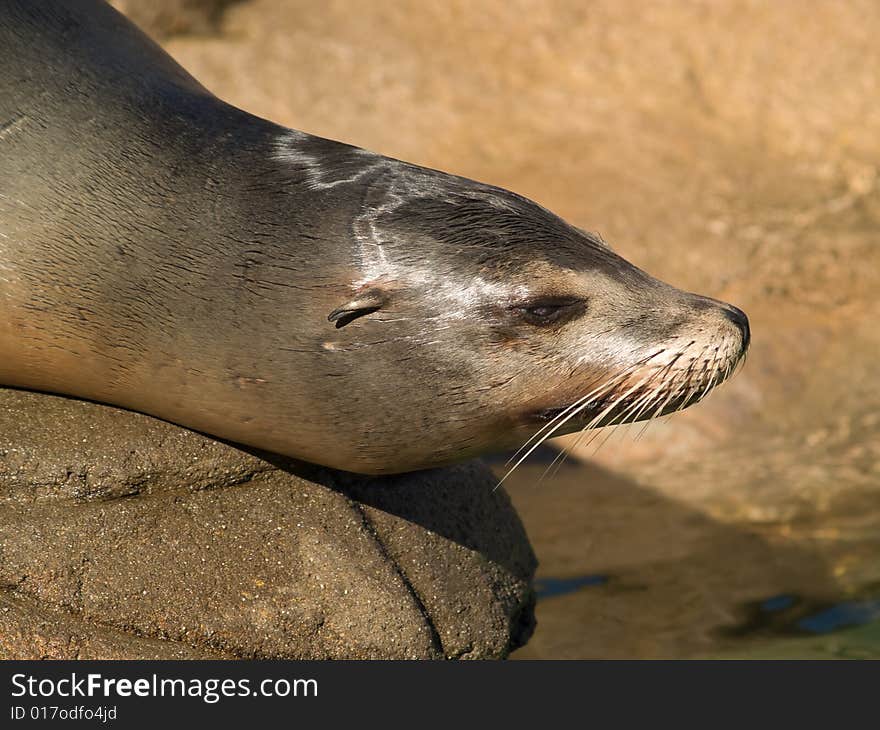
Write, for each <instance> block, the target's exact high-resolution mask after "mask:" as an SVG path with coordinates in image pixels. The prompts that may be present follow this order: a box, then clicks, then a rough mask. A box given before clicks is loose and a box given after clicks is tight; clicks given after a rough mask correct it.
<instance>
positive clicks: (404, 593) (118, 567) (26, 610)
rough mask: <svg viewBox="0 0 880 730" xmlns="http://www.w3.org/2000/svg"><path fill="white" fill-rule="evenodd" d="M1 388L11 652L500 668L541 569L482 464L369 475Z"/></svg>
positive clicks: (518, 640) (1, 569) (0, 478)
mask: <svg viewBox="0 0 880 730" xmlns="http://www.w3.org/2000/svg"><path fill="white" fill-rule="evenodd" d="M267 458H268V459H271V460H272V462H274V463H270V461H267V460H266V459H264V458H261V457H260V456H259V455H255V454H249V453H245V452H244V451H241V450H239V449H237V448H234V447H232V446H228V445H225V444H222V443H219V442H217V441H213V440H211V439H209V438H206V437H204V436H201V435H199V434H196V433H193V432H190V431H186V430H183V429H181V428H178V427H176V426H173V425H171V424H167V423H164V422H161V421H157V420H155V419H152V418H149V417H147V416H141V415H139V414H134V413H128V412H125V411H121V410H117V409H113V408H109V407H106V406H100V405H96V404H92V403H83V402H79V401H75V400H69V399H65V398H59V397H55V396H49V395H40V394H34V393H26V392H22V391H14V390H0V586H2V588H0V656H2V657H3V658H35V657H46V658H68V657H83V658H84V657H107V658H111V657H112V658H135V657H161V658H191V657H206V658H207V657H261V658H281V657H284V658H444V657H446V658H495V657H503V656H506V655H507V653H508V652H509V651H510V650H511V649H512V648H515V647H517V646H519V645H520V644H522V643H524V641H525V640H526V639H527V638H528V636H529V634H530V633H531V629H532V624H533V614H532V603H533V599H532V590H531V577H532V574H533V572H534V569H535V559H534V556H533V554H532V552H531V548H530V546H529V543H528V538H527V537H526V535H525V532H524V531H523V528H522V525H521V524H520V522H519V519H518V517H517V515H516V513H515V512H514V510H513V508H512V507H511V505H510V502H509V500H508V498H507V496H506V494H505V493H504V492H503V491H502V490H494V489H493V488H494V486H495V483H496V480H495V479H494V478H493V477H492V475H491V473H490V472H489V471H488V469H486V468H485V467H484V466H482V465H480V464H478V463H473V464H469V465H463V466H460V467H456V468H451V469H446V470H438V471H431V472H422V473H419V474H410V475H405V476H401V477H395V478H383V479H377V478H365V477H359V476H355V475H351V474H342V473H339V472H333V471H330V470H326V469H319V468H316V467H312V466H309V465H303V464H296V463H292V462H288V461H283V460H280V459H277V458H275V457H271V456H268V457H267Z"/></svg>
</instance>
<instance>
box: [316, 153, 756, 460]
mask: <svg viewBox="0 0 880 730" xmlns="http://www.w3.org/2000/svg"><path fill="white" fill-rule="evenodd" d="M370 164H371V165H372V167H367V168H364V171H363V172H362V173H360V174H359V175H358V178H359V183H360V186H359V187H360V190H359V193H361V194H362V198H361V200H363V201H364V202H363V204H362V205H361V206H360V207H359V208H358V210H357V214H356V215H355V216H354V217H353V221H352V226H351V237H352V241H351V242H352V247H353V250H355V251H356V252H357V265H356V266H355V267H354V268H353V270H352V271H351V272H350V275H349V282H348V286H349V288H350V291H351V294H352V296H351V298H350V299H349V300H348V301H346V302H341V303H340V304H339V306H337V307H336V308H334V309H333V311H332V312H330V313H329V317H328V319H329V322H328V323H327V325H328V330H327V333H326V339H325V342H324V347H325V349H326V350H327V352H328V354H329V355H330V356H331V357H336V358H337V361H338V362H339V364H342V362H343V361H346V364H345V365H344V366H343V367H342V368H341V369H337V372H344V373H345V374H346V376H345V380H346V384H347V389H346V393H347V396H348V397H349V398H350V408H351V410H350V413H351V414H352V416H353V418H356V419H358V420H357V423H358V424H360V427H359V428H358V429H356V430H358V431H359V432H360V436H359V440H358V445H357V449H358V450H359V454H360V458H361V459H363V460H364V462H365V463H364V464H363V465H362V466H365V467H366V468H367V469H368V470H372V469H373V468H376V469H377V470H378V471H382V470H383V467H382V464H383V463H385V464H387V463H389V461H391V462H394V463H395V464H399V463H400V462H401V461H411V467H412V468H420V467H424V466H430V465H434V464H440V463H445V462H447V461H453V460H457V459H461V458H466V457H469V456H473V455H475V454H479V453H483V452H486V451H490V450H493V449H501V448H507V447H512V446H517V445H521V444H522V443H523V442H525V441H527V440H529V439H534V437H535V436H536V434H541V435H542V439H543V438H546V437H548V436H559V435H563V434H566V433H570V432H573V431H577V430H581V429H585V428H593V427H597V426H603V425H609V424H615V423H624V422H631V421H640V420H645V419H649V418H654V417H657V416H660V415H664V414H667V413H671V412H673V411H677V410H680V409H682V408H685V407H687V406H689V405H691V404H693V403H696V402H697V401H699V400H701V399H702V398H703V397H705V395H706V394H707V393H708V392H709V391H710V390H711V389H712V388H714V387H715V386H717V385H719V384H720V383H721V382H723V381H724V380H726V379H727V378H728V377H729V376H730V375H731V373H732V372H733V371H734V369H735V367H736V366H737V364H738V363H739V362H740V361H741V360H742V358H743V356H744V354H745V352H746V350H747V348H748V345H749V325H748V319H747V318H746V316H745V314H744V313H743V312H742V311H740V310H739V309H737V308H736V307H733V306H731V305H729V304H725V303H723V302H720V301H716V300H714V299H710V298H708V297H704V296H700V295H697V294H691V293H687V292H684V291H681V290H679V289H676V288H675V287H673V286H670V285H669V284H666V283H664V282H662V281H659V280H657V279H656V278H654V277H652V276H650V275H649V274H647V273H646V272H644V271H642V270H641V269H639V268H638V267H636V266H634V265H633V264H631V263H630V262H628V261H626V260H625V259H624V258H622V257H621V256H619V255H618V254H616V253H615V252H614V251H612V250H611V248H609V246H608V245H607V244H606V243H605V242H604V241H603V240H602V239H601V238H600V237H599V236H597V235H594V234H591V233H587V232H585V231H583V230H580V229H578V228H576V227H574V226H572V225H569V224H568V223H566V222H565V221H564V220H562V219H561V218H559V217H558V216H556V215H554V214H553V213H551V212H550V211H548V210H546V209H545V208H543V207H541V206H540V205H538V204H537V203H535V202H533V201H531V200H528V199H526V198H524V197H522V196H520V195H517V194H515V193H512V192H509V191H507V190H503V189H500V188H497V187H492V186H489V185H484V184H481V183H477V182H474V181H471V180H467V179H464V178H460V177H455V176H452V175H447V174H445V173H441V172H437V171H434V170H427V169H424V168H419V167H415V166H412V165H407V164H405V163H399V162H396V161H389V160H387V158H378V159H377V160H373V161H372V163H370ZM346 174H347V175H349V178H346V179H350V177H351V169H350V168H349V167H346ZM365 191H366V192H365ZM345 431H346V432H347V433H349V432H351V423H348V424H346V427H345ZM392 445H393V446H392ZM389 448H393V451H394V457H393V459H392V458H389V455H388V453H387V452H388V450H389ZM366 462H369V463H366Z"/></svg>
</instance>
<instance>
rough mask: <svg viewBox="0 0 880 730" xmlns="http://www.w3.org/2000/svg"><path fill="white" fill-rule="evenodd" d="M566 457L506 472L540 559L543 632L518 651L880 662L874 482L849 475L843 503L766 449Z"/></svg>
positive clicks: (878, 520) (878, 504)
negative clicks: (665, 458)
mask: <svg viewBox="0 0 880 730" xmlns="http://www.w3.org/2000/svg"><path fill="white" fill-rule="evenodd" d="M548 451H549V449H548ZM770 453H771V455H773V456H777V457H778V454H777V453H776V452H773V451H772V450H771V451H770ZM552 456H553V455H552V454H551V455H550V456H549V457H547V459H541V460H538V463H531V464H529V465H527V466H526V467H525V468H521V469H519V470H517V471H516V472H515V473H514V474H513V475H512V476H511V477H510V478H509V479H508V480H507V481H506V482H505V486H506V487H507V489H508V491H509V493H510V494H511V497H512V499H513V501H514V504H515V505H516V506H517V508H518V510H519V511H520V515H521V517H522V519H523V521H524V523H525V525H526V528H527V530H528V532H529V535H530V537H531V539H532V543H533V545H534V548H535V551H536V553H537V554H538V556H539V560H540V566H539V569H538V580H537V584H536V588H537V592H538V607H537V617H538V628H537V630H536V632H535V635H534V637H533V638H532V640H531V642H530V643H529V644H528V645H527V646H526V647H525V648H523V649H521V650H520V651H518V652H516V654H515V655H514V656H515V658H530V659H534V658H569V659H575V658H636V657H638V658H688V657H718V658H725V657H755V658H774V657H778V658H783V657H784V658H798V657H803V658H814V657H815V658H851V657H880V499H878V497H880V489H878V490H877V491H876V492H873V493H872V491H873V490H872V489H871V486H872V483H871V482H868V483H858V482H853V483H849V484H841V483H840V482H839V480H838V483H837V484H836V485H835V491H836V492H837V494H838V498H837V499H835V500H834V501H833V504H831V505H830V508H829V505H822V504H817V503H816V501H815V500H814V499H812V498H811V495H810V484H808V483H807V482H806V480H804V481H800V479H801V477H802V475H800V474H798V472H797V471H796V470H793V469H790V468H784V467H783V468H782V470H781V473H782V474H783V476H784V475H789V474H791V475H792V477H793V479H794V485H793V486H792V485H789V488H788V489H786V488H784V487H783V486H781V485H780V484H779V483H774V482H773V479H772V478H770V479H767V476H766V475H767V474H772V473H773V471H774V469H773V467H772V465H771V464H767V463H764V464H763V466H762V465H761V464H759V463H756V462H759V461H760V460H761V456H760V454H755V455H753V461H752V463H751V464H750V465H749V467H750V468H749V469H748V470H743V469H731V468H729V465H730V464H735V463H738V458H737V457H736V455H735V454H727V455H724V454H719V453H715V454H714V459H711V460H710V459H709V458H708V457H707V459H706V461H705V462H704V463H702V465H701V464H700V463H699V461H697V462H696V463H694V464H691V465H689V466H688V467H687V468H685V469H680V470H678V471H672V469H673V465H671V464H669V463H666V464H664V463H663V462H662V461H659V462H655V463H653V464H651V465H647V464H642V465H641V466H640V467H633V466H632V465H630V466H628V467H627V468H626V469H623V468H618V470H616V471H615V470H612V469H608V468H604V467H602V466H599V465H597V464H595V463H588V464H579V463H576V462H575V463H571V462H567V466H566V467H564V468H563V469H562V470H560V471H559V472H558V473H557V474H556V475H555V476H547V477H544V476H543V475H544V472H545V470H546V464H547V463H549V459H550V458H552ZM795 460H797V459H795ZM765 461H766V457H765ZM723 465H728V466H727V467H726V468H724V466H723ZM493 466H494V468H495V469H496V471H497V472H498V473H499V474H501V473H503V466H502V463H498V462H496V463H494V464H493ZM803 466H805V467H807V470H808V471H815V470H816V466H815V464H813V465H810V464H803ZM719 467H721V468H719ZM778 469H779V467H777V470H778ZM624 472H626V473H624ZM756 475H757V476H756ZM761 475H764V476H761ZM814 476H817V475H815V474H814ZM750 479H754V480H756V481H753V482H751V483H749V480H750ZM762 480H766V481H764V489H763V493H764V498H763V500H762V498H761V497H760V496H758V497H755V496H754V494H755V493H756V492H760V490H761V487H762V484H761V482H762ZM709 482H710V483H711V488H710V489H708V490H707V489H706V488H705V486H704V485H705V483H709ZM725 482H727V483H726V484H725ZM813 486H814V487H816V486H817V485H813ZM818 486H819V487H820V488H821V485H818ZM749 487H751V489H750V488H749ZM817 493H821V491H818V492H817ZM722 494H723V495H724V496H723V497H722V496H721V495H722ZM813 496H815V495H813ZM738 502H739V504H737V503H738Z"/></svg>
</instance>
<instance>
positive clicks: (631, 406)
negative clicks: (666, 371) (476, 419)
mask: <svg viewBox="0 0 880 730" xmlns="http://www.w3.org/2000/svg"><path fill="white" fill-rule="evenodd" d="M702 397H704V396H701V395H700V394H699V393H690V394H688V393H681V394H680V395H672V397H668V395H663V396H662V397H661V396H660V395H659V394H658V393H656V389H654V388H644V389H641V390H638V391H635V392H633V393H631V394H629V395H624V396H622V397H621V396H615V394H613V393H612V394H609V395H607V396H601V397H599V398H596V399H594V400H591V401H589V402H588V403H587V404H584V403H580V402H578V401H573V402H571V403H568V404H566V405H562V406H555V407H551V408H544V409H541V410H539V411H535V412H534V413H533V414H532V417H531V420H532V421H534V422H536V423H551V422H554V421H556V420H558V419H562V418H565V417H566V416H571V417H570V418H567V419H566V420H567V422H568V423H569V424H571V426H572V427H576V428H577V429H578V430H580V429H581V428H583V427H584V425H585V424H590V428H601V427H602V426H615V425H620V424H623V423H638V422H640V421H648V420H651V419H652V418H659V417H661V416H666V415H669V414H670V413H675V412H676V411H680V410H684V409H685V408H688V407H689V406H692V405H694V404H695V403H697V402H698V401H700V400H702Z"/></svg>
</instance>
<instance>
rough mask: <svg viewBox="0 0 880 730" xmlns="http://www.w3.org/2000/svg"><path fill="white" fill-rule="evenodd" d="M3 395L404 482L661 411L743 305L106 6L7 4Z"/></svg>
mask: <svg viewBox="0 0 880 730" xmlns="http://www.w3.org/2000/svg"><path fill="white" fill-rule="evenodd" d="M0 159H2V175H0V383H2V384H5V385H9V386H15V387H20V388H28V389H34V390H42V391H53V392H58V393H65V394H68V395H72V396H76V397H80V398H86V399H91V400H95V401H100V402H104V403H110V404H114V405H117V406H122V407H124V408H129V409H133V410H137V411H142V412H144V413H148V414H152V415H154V416H157V417H159V418H163V419H166V420H168V421H172V422H175V423H178V424H181V425H184V426H187V427H189V428H192V429H196V430H199V431H203V432H205V433H208V434H212V435H215V436H218V437H221V438H224V439H228V440H231V441H236V442H240V443H242V444H248V445H250V446H253V447H257V448H259V449H263V450H266V451H272V452H278V453H281V454H285V455H289V456H293V457H296V458H299V459H303V460H306V461H311V462H315V463H319V464H324V465H327V466H331V467H335V468H339V469H344V470H349V471H355V472H363V473H375V474H381V473H393V472H403V471H410V470H416V469H422V468H427V467H433V466H438V465H441V464H446V463H450V462H455V461H460V460H463V459H467V458H470V457H473V456H475V455H478V454H481V453H483V452H486V451H489V450H494V449H500V448H507V447H512V446H517V445H520V444H522V443H523V442H526V443H537V442H539V441H540V440H542V439H543V438H546V437H549V436H556V435H561V434H563V433H568V432H571V431H574V430H577V429H582V428H585V427H592V426H598V425H604V424H609V423H617V422H622V421H629V420H642V419H645V418H649V417H653V416H658V415H661V414H665V413H668V412H671V411H674V410H677V409H680V408H683V407H685V406H687V405H689V404H691V403H693V402H695V401H697V400H699V399H700V398H702V397H703V396H704V395H705V394H706V393H707V392H708V391H709V390H710V389H711V388H712V387H714V386H715V385H717V384H718V383H720V382H721V381H723V380H724V379H725V378H726V377H728V376H729V375H730V373H731V372H732V370H733V369H734V367H735V365H736V364H737V363H738V362H739V361H740V360H741V358H742V357H743V355H744V353H745V351H746V348H747V347H748V342H749V328H748V320H747V319H746V317H745V315H744V314H743V313H742V312H741V311H740V310H738V309H736V308H735V307H732V306H730V305H728V304H724V303H722V302H718V301H715V300H712V299H708V298H706V297H701V296H697V295H694V294H689V293H685V292H682V291H679V290H678V289H675V288H674V287H672V286H669V285H667V284H664V283H662V282H660V281H658V280H656V279H654V278H652V277H651V276H649V275H648V274H646V273H645V272H643V271H641V270H640V269H638V268H636V267H635V266H633V265H632V264H630V263H628V262H627V261H625V260H624V259H623V258H621V257H620V256H618V255H617V254H615V253H614V252H613V251H612V250H611V249H610V248H609V247H608V246H607V245H606V244H605V243H604V242H603V241H601V240H600V239H599V238H598V237H597V236H594V235H591V234H589V233H586V232H584V231H581V230H579V229H577V228H575V227H574V226H571V225H569V224H568V223H566V222H564V221H563V220H561V219H560V218H558V217H557V216H555V215H553V214H552V213H550V212H549V211H547V210H545V209H544V208H542V207H541V206H539V205H537V204H536V203H534V202H532V201H530V200H528V199H526V198H523V197H521V196H519V195H516V194H514V193H512V192H508V191H506V190H502V189H500V188H497V187H493V186H491V185H485V184H482V183H478V182H474V181H472V180H467V179H464V178H461V177H457V176H454V175H449V174H446V173H443V172H438V171H436V170H430V169H426V168H423V167H418V166H416V165H411V164H407V163H405V162H401V161H398V160H394V159H390V158H388V157H384V156H382V155H378V154H374V153H371V152H367V151H365V150H362V149H358V148H356V147H352V146H349V145H346V144H342V143H339V142H334V141H330V140H327V139H321V138H318V137H314V136H312V135H309V134H305V133H303V132H298V131H295V130H291V129H287V128H284V127H281V126H279V125H277V124H274V123H272V122H269V121H266V120H263V119H260V118H258V117H255V116H252V115H251V114H248V113H246V112H244V111H242V110H240V109H237V108H235V107H233V106H231V105H229V104H227V103H225V102H223V101H221V100H220V99H218V98H216V97H215V96H213V95H212V94H210V93H209V92H208V91H207V90H206V89H205V88H203V87H202V86H201V85H200V84H199V83H198V82H197V81H196V80H195V79H193V78H192V77H191V76H190V75H189V74H188V73H187V72H186V71H184V70H183V69H182V68H181V67H180V66H178V65H177V64H176V63H175V61H174V60H173V59H171V58H170V57H169V56H168V55H167V54H165V53H164V52H163V51H162V50H161V49H160V48H159V47H158V46H157V45H156V44H154V43H153V42H152V41H150V40H149V39H148V38H147V37H146V36H144V35H143V34H142V33H141V32H140V31H139V30H137V28H135V27H134V26H133V25H132V24H131V23H129V22H128V21H127V20H126V19H125V18H124V17H123V16H122V15H120V14H119V13H117V12H116V11H115V10H113V9H112V8H110V7H109V6H107V5H105V4H104V3H102V2H76V3H66V2H40V3H33V2H25V1H24V0H6V2H3V3H2V4H0Z"/></svg>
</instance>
